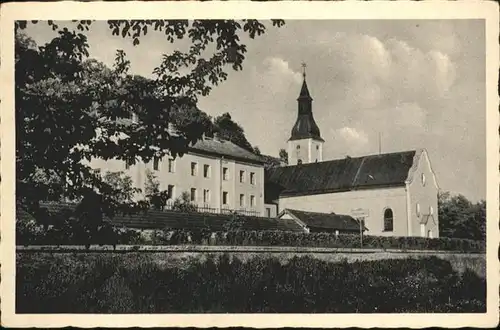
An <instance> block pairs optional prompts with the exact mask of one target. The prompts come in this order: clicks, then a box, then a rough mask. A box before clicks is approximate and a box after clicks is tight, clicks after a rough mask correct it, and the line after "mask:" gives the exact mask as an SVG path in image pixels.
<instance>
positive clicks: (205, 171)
mask: <svg viewBox="0 0 500 330" xmlns="http://www.w3.org/2000/svg"><path fill="white" fill-rule="evenodd" d="M203 177H205V178H209V177H210V165H203Z"/></svg>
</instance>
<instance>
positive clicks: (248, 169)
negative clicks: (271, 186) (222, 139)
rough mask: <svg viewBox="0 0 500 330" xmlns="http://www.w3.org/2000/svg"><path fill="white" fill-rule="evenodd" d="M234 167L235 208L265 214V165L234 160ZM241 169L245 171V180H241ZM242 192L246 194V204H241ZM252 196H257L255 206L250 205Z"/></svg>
mask: <svg viewBox="0 0 500 330" xmlns="http://www.w3.org/2000/svg"><path fill="white" fill-rule="evenodd" d="M234 169H235V171H234V177H233V181H234V187H235V188H234V209H240V208H242V209H246V210H250V211H256V212H259V213H260V214H262V215H264V211H265V210H264V167H262V166H256V165H253V164H250V163H243V162H234ZM240 171H243V173H244V180H243V182H240ZM251 173H254V177H255V181H254V183H252V182H251V181H250V174H251ZM240 194H243V196H244V205H240ZM250 196H254V197H255V204H254V206H251V205H250Z"/></svg>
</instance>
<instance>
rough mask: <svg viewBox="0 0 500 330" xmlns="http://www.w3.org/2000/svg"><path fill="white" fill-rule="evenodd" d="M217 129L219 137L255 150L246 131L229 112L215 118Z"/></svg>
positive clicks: (246, 148)
mask: <svg viewBox="0 0 500 330" xmlns="http://www.w3.org/2000/svg"><path fill="white" fill-rule="evenodd" d="M214 126H215V131H216V132H217V133H218V135H219V137H221V138H222V139H224V140H228V141H231V142H233V143H234V144H236V145H237V146H240V147H241V148H243V149H245V150H248V151H250V152H254V148H253V147H252V145H251V144H250V142H248V140H247V138H246V136H245V131H244V129H243V127H241V126H240V125H239V124H238V123H236V122H235V121H233V119H232V118H231V115H230V114H229V113H227V112H226V113H224V114H222V115H220V116H218V117H216V118H215V119H214Z"/></svg>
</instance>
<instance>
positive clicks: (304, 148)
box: [288, 140, 309, 165]
mask: <svg viewBox="0 0 500 330" xmlns="http://www.w3.org/2000/svg"><path fill="white" fill-rule="evenodd" d="M297 147H299V149H297ZM308 149H309V141H308V140H293V141H289V142H288V165H297V162H298V160H299V159H301V160H302V163H303V164H305V163H308V159H309V151H308Z"/></svg>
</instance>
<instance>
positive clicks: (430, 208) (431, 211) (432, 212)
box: [429, 206, 434, 215]
mask: <svg viewBox="0 0 500 330" xmlns="http://www.w3.org/2000/svg"><path fill="white" fill-rule="evenodd" d="M429 214H430V215H434V208H433V207H432V206H429Z"/></svg>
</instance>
